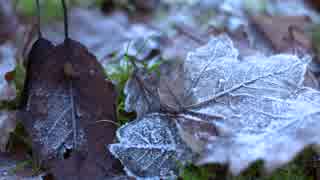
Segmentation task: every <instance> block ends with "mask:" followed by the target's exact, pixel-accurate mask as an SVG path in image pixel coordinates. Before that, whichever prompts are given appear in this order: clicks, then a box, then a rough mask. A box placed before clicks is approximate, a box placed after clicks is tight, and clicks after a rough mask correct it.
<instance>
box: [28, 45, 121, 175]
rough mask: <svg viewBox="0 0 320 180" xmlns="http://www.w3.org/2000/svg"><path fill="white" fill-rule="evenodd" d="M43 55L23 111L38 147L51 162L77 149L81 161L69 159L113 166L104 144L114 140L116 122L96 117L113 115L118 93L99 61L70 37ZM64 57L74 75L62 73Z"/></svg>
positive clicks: (107, 167)
mask: <svg viewBox="0 0 320 180" xmlns="http://www.w3.org/2000/svg"><path fill="white" fill-rule="evenodd" d="M41 60H43V62H42V64H41V68H37V70H35V71H34V72H32V73H38V74H37V75H36V76H37V78H35V77H34V76H31V79H30V80H29V86H28V102H27V104H26V106H25V107H24V110H23V112H24V113H23V114H24V116H23V117H22V119H23V122H24V124H25V125H26V127H27V129H28V132H29V133H30V134H31V136H32V138H33V142H34V146H33V147H34V148H35V150H36V152H39V153H40V157H41V159H42V160H48V162H49V160H54V159H63V155H64V154H65V153H66V152H67V151H69V150H75V151H80V152H82V153H85V154H86V155H84V156H85V157H84V158H85V161H84V162H82V163H81V164H76V163H73V165H85V164H86V161H93V162H95V163H96V166H97V167H96V168H98V167H99V168H100V166H101V167H104V168H106V169H109V168H111V167H112V157H111V156H110V155H108V154H106V153H105V152H104V146H103V145H105V144H109V143H111V142H112V141H113V137H114V135H113V134H114V131H115V129H116V125H115V124H112V123H101V122H99V120H104V119H108V120H111V121H114V122H115V121H116V119H115V118H116V116H115V99H116V95H115V92H114V89H113V85H112V84H111V83H110V82H108V81H106V80H105V76H104V72H103V69H102V67H101V65H100V64H99V63H98V62H97V61H96V60H95V57H94V56H93V55H91V54H90V53H89V52H88V51H87V50H86V48H85V47H83V46H82V45H81V44H79V43H78V42H75V41H73V40H70V39H67V40H66V41H65V42H64V44H62V45H59V46H57V47H56V48H54V49H53V50H52V52H51V53H49V55H48V56H47V57H44V58H42V59H41ZM66 63H70V64H72V68H73V71H74V72H75V73H76V74H77V75H76V76H75V77H66V75H65V73H64V70H65V64H66ZM53 67H54V68H53ZM29 73H31V72H29ZM32 73H31V74H32ZM69 78H71V80H70V79H69ZM71 82H72V83H71ZM101 97H105V99H104V98H101ZM74 121H76V122H75V123H76V126H74ZM106 132H107V133H106ZM74 134H77V135H76V137H74ZM74 138H76V139H74ZM76 146H79V149H78V148H76ZM98 164H99V165H98ZM57 173H59V172H57ZM82 173H85V171H82ZM61 178H62V177H61ZM64 179H66V178H64Z"/></svg>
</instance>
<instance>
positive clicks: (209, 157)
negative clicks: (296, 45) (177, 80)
mask: <svg viewBox="0 0 320 180" xmlns="http://www.w3.org/2000/svg"><path fill="white" fill-rule="evenodd" d="M217 43H220V44H224V46H230V49H232V51H230V52H236V50H235V49H234V48H233V46H232V44H230V41H227V40H220V41H219V40H218V41H215V40H213V41H211V42H209V43H208V45H206V46H204V47H202V48H199V49H198V50H196V51H195V52H192V53H190V54H189V56H188V58H187V60H186V62H185V71H186V72H187V76H188V78H187V79H186V83H187V85H188V84H191V92H190V93H191V94H192V96H193V99H194V103H193V104H192V105H187V106H185V107H184V108H185V109H186V110H188V111H190V112H193V113H196V114H201V115H203V117H202V118H201V117H200V118H198V119H196V118H190V119H191V120H192V121H194V122H196V120H198V121H199V122H200V123H207V128H198V129H199V131H193V130H194V128H197V127H199V126H200V125H193V124H192V123H190V122H189V125H188V124H182V125H181V127H182V129H183V130H184V131H187V132H188V133H189V134H193V136H194V138H195V139H198V140H199V141H202V142H204V144H205V146H204V151H203V152H202V153H201V158H200V160H199V161H198V163H199V164H206V163H228V164H229V165H230V169H231V171H232V172H233V173H239V172H240V171H241V170H243V169H245V168H246V167H247V166H248V165H249V164H250V163H252V162H254V161H256V160H259V159H262V160H264V161H265V163H266V168H267V169H268V170H272V169H274V168H277V167H279V166H280V165H283V164H284V163H287V162H288V161H290V160H291V159H292V158H293V157H294V156H295V155H296V154H297V153H298V152H299V151H301V150H302V149H303V148H304V147H305V146H307V145H310V144H314V143H316V144H317V143H319V140H318V139H319V133H317V131H316V129H317V128H319V126H320V124H319V123H317V117H318V116H319V113H320V109H319V104H318V103H317V102H318V101H319V100H318V99H319V98H320V93H319V92H318V91H316V90H313V89H310V88H306V87H304V86H303V83H304V76H305V73H306V70H307V64H308V63H309V61H310V59H299V58H298V57H296V56H292V55H276V56H271V57H263V56H252V57H247V58H244V59H241V60H240V59H238V57H237V56H236V55H232V53H231V55H230V54H228V53H226V54H224V55H222V56H219V55H216V50H215V48H212V47H215V46H216V44H217ZM235 54H237V53H235ZM189 81H191V83H190V82H189ZM188 82H189V83H188ZM187 87H188V86H187ZM189 87H190V86H189ZM209 117H217V119H214V118H213V119H210V118H209ZM218 117H220V118H218ZM187 120H188V119H184V121H187ZM210 126H213V127H216V129H215V128H210ZM208 129H209V131H208ZM210 129H212V130H210ZM216 130H217V131H216ZM210 133H211V134H210ZM186 142H187V143H188V140H186Z"/></svg>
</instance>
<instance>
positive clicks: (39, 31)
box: [36, 0, 42, 38]
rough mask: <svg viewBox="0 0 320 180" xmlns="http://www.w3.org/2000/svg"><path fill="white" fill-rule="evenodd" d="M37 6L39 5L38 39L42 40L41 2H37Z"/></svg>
mask: <svg viewBox="0 0 320 180" xmlns="http://www.w3.org/2000/svg"><path fill="white" fill-rule="evenodd" d="M36 4H37V18H38V27H37V30H38V36H39V37H38V38H42V33H41V17H40V16H41V10H40V2H39V0H36Z"/></svg>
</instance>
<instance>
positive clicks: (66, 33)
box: [61, 0, 69, 39]
mask: <svg viewBox="0 0 320 180" xmlns="http://www.w3.org/2000/svg"><path fill="white" fill-rule="evenodd" d="M61 3H62V8H63V21H64V36H65V39H69V23H68V7H67V4H66V1H65V0H61Z"/></svg>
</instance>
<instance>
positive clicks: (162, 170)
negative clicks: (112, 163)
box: [110, 113, 191, 179]
mask: <svg viewBox="0 0 320 180" xmlns="http://www.w3.org/2000/svg"><path fill="white" fill-rule="evenodd" d="M117 137H118V139H119V141H120V143H118V144H112V145H111V146H110V151H111V152H112V154H113V155H115V156H116V157H117V158H119V159H120V161H121V162H122V164H123V165H124V167H125V171H126V172H127V174H128V175H129V176H132V177H135V178H137V179H148V178H149V179H172V178H175V177H176V176H177V171H178V169H179V164H178V162H179V161H181V162H183V161H185V160H190V159H191V157H190V154H191V153H190V152H188V151H187V148H186V146H185V144H184V143H183V142H182V140H181V139H180V137H179V136H178V134H177V129H176V128H175V125H174V122H173V121H171V120H170V119H169V118H168V117H167V116H166V115H162V114H159V113H154V114H149V115H146V116H144V117H143V118H142V119H138V120H136V121H133V122H131V123H129V124H127V125H124V126H123V127H121V128H120V129H119V130H118V131H117Z"/></svg>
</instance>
